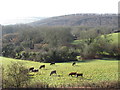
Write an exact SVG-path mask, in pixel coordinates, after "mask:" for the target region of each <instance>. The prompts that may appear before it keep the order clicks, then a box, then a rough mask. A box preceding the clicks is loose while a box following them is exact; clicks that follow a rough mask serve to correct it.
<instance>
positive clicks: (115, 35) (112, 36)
mask: <svg viewBox="0 0 120 90" xmlns="http://www.w3.org/2000/svg"><path fill="white" fill-rule="evenodd" d="M108 36H110V37H108V38H109V39H111V40H112V42H111V43H112V44H120V42H118V38H119V37H120V33H112V34H108ZM81 41H82V40H74V41H73V42H72V44H74V45H78V44H80V43H81Z"/></svg>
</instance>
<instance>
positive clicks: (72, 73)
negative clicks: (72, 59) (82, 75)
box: [69, 72, 77, 76]
mask: <svg viewBox="0 0 120 90" xmlns="http://www.w3.org/2000/svg"><path fill="white" fill-rule="evenodd" d="M76 74H77V72H71V73H69V76H73V75H76Z"/></svg>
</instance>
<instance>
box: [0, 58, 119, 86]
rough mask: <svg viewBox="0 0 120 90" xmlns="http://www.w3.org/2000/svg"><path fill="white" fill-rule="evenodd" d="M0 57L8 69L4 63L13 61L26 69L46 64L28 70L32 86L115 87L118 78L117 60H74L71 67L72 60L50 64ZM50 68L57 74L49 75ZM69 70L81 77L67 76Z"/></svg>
mask: <svg viewBox="0 0 120 90" xmlns="http://www.w3.org/2000/svg"><path fill="white" fill-rule="evenodd" d="M0 59H2V60H1V61H0V63H1V62H3V63H4V64H3V67H4V69H8V67H6V65H11V64H12V63H14V62H18V63H20V62H21V63H23V65H24V66H25V67H26V68H28V69H29V68H30V67H32V66H33V67H35V69H39V66H40V65H46V67H45V68H43V69H39V71H38V72H29V74H30V75H31V76H30V77H32V78H31V80H30V84H29V86H32V87H35V86H36V87H40V85H39V84H41V83H44V84H48V86H49V87H58V88H59V87H102V88H103V87H104V88H109V87H112V88H115V87H116V86H115V85H116V84H117V80H118V72H117V71H118V61H117V60H89V61H83V62H76V63H77V64H76V65H75V66H74V67H73V66H71V64H72V62H67V63H56V64H55V65H50V63H39V62H33V61H26V60H18V59H11V58H4V57H0ZM11 62H12V63H11ZM52 70H56V71H57V75H56V74H53V75H51V76H50V75H49V74H50V72H51V71H52ZM7 72H9V71H7ZM7 72H4V73H7ZM70 72H78V73H83V78H82V77H80V76H79V77H75V76H68V74H69V73H70ZM6 77H7V76H6ZM8 77H10V76H8ZM4 78H5V77H4ZM9 80H10V78H9ZM10 82H11V81H10ZM36 84H37V85H38V86H37V85H36ZM113 84H114V85H113ZM111 85H112V86H111ZM44 87H45V86H44Z"/></svg>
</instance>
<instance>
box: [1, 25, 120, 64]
mask: <svg viewBox="0 0 120 90" xmlns="http://www.w3.org/2000/svg"><path fill="white" fill-rule="evenodd" d="M115 29H116V28H112V27H87V26H43V27H42V26H41V27H40V26H36V27H33V26H29V25H13V26H12V25H9V26H3V36H2V37H3V38H2V39H3V40H2V41H3V48H2V55H3V56H5V57H11V58H17V59H24V60H32V61H38V62H52V61H54V62H66V61H71V60H72V61H73V60H82V59H94V58H103V57H114V58H117V57H118V56H119V52H120V51H119V48H118V45H116V44H115V45H114V44H111V42H112V40H111V39H109V36H108V35H107V34H110V33H112V32H113V31H114V30H115ZM101 35H103V37H101ZM77 40H78V41H79V43H73V42H75V41H77ZM77 56H79V59H78V58H77Z"/></svg>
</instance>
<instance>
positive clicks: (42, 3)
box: [0, 0, 119, 23]
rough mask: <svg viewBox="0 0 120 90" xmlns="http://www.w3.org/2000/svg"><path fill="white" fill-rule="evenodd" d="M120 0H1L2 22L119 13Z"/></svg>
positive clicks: (0, 20) (0, 17) (0, 15)
mask: <svg viewBox="0 0 120 90" xmlns="http://www.w3.org/2000/svg"><path fill="white" fill-rule="evenodd" d="M118 1H119V0H0V11H1V13H0V23H1V22H3V21H6V20H8V19H13V18H21V17H53V16H60V15H67V14H75V13H99V14H104V13H118Z"/></svg>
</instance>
